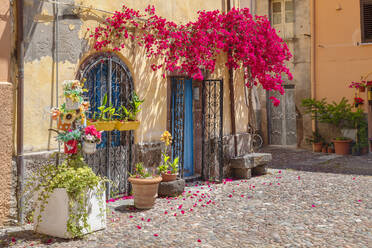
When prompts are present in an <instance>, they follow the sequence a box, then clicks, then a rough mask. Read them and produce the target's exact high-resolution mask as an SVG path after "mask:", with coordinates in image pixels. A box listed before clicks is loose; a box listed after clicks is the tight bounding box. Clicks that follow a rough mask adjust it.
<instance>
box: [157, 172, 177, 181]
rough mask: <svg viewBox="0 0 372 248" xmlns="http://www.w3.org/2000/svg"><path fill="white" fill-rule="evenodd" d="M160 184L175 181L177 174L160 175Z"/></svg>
mask: <svg viewBox="0 0 372 248" xmlns="http://www.w3.org/2000/svg"><path fill="white" fill-rule="evenodd" d="M161 177H162V178H163V180H162V182H171V181H175V180H176V179H177V174H168V173H161Z"/></svg>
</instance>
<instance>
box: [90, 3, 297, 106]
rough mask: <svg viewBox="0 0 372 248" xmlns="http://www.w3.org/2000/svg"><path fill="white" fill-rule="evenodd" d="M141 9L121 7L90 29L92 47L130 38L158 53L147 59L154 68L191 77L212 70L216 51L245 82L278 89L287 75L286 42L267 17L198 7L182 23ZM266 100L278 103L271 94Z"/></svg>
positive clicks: (116, 48)
mask: <svg viewBox="0 0 372 248" xmlns="http://www.w3.org/2000/svg"><path fill="white" fill-rule="evenodd" d="M145 12H146V13H145V14H140V12H139V11H135V10H133V9H130V8H127V7H126V6H123V8H122V10H121V11H116V12H115V14H113V15H112V16H111V17H109V18H107V19H106V21H105V23H103V24H102V25H100V26H98V27H96V28H95V30H94V31H93V33H92V34H91V37H92V38H94V48H95V49H96V50H102V49H104V48H111V49H113V50H114V51H120V50H121V49H123V48H124V47H125V46H126V41H127V40H130V41H134V42H135V44H138V45H139V46H143V47H144V48H145V50H146V54H147V57H149V58H154V57H156V58H162V60H158V61H159V63H158V64H152V66H151V68H152V69H153V70H154V71H156V70H159V69H161V68H163V70H164V69H165V70H167V71H170V72H175V71H177V72H179V73H185V74H187V75H189V76H190V77H192V78H193V79H195V80H203V73H202V72H203V70H207V71H210V72H211V73H213V71H214V70H215V67H216V61H217V57H218V55H219V54H227V62H226V66H227V67H228V68H229V69H233V70H237V69H239V68H242V67H243V68H249V70H250V75H249V76H250V79H251V80H252V81H251V82H249V83H247V86H249V87H250V86H252V85H257V84H258V83H259V84H261V85H262V87H263V88H264V89H265V90H268V91H272V90H273V91H279V92H280V93H281V94H284V89H283V87H282V83H283V80H284V79H283V77H284V76H287V77H288V79H290V80H291V79H292V74H291V73H290V72H289V69H288V68H287V66H286V64H285V63H286V62H287V61H289V60H290V59H291V57H292V55H291V53H290V52H289V49H288V47H287V45H286V44H285V43H284V42H283V40H282V39H281V38H280V37H279V36H278V35H277V33H276V31H275V29H274V28H272V27H271V25H270V21H269V20H268V19H267V17H265V16H252V15H251V14H250V12H249V9H248V8H245V9H236V8H233V9H232V10H231V11H229V12H227V13H225V12H220V11H219V10H214V11H199V12H198V15H199V16H198V18H197V20H196V21H194V22H188V23H186V24H183V25H181V24H176V23H174V22H172V21H169V20H166V19H165V18H162V17H160V16H158V15H156V13H155V8H154V7H153V6H149V7H147V8H146V10H145ZM133 29H136V30H137V31H136V32H132V31H131V30H133ZM163 77H165V74H163ZM271 100H272V101H273V103H274V104H275V105H279V103H280V101H279V100H278V99H277V98H275V97H272V98H271Z"/></svg>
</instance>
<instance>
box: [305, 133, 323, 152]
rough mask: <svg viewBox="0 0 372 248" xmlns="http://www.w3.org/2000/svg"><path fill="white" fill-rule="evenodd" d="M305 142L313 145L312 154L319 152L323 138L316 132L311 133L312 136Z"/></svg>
mask: <svg viewBox="0 0 372 248" xmlns="http://www.w3.org/2000/svg"><path fill="white" fill-rule="evenodd" d="M306 141H307V142H308V143H310V144H312V145H313V152H321V151H322V145H323V141H324V139H323V137H322V136H321V135H320V134H319V132H318V131H315V132H313V135H312V136H311V137H309V138H307V139H306Z"/></svg>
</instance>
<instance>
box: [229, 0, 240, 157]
mask: <svg viewBox="0 0 372 248" xmlns="http://www.w3.org/2000/svg"><path fill="white" fill-rule="evenodd" d="M230 10H231V0H227V12H229V11H230ZM227 56H228V57H230V56H232V52H231V49H229V51H228V55H227ZM229 89H230V113H231V131H232V135H233V136H234V155H235V157H237V156H238V140H237V137H236V123H235V121H236V120H235V93H234V72H233V70H232V69H229Z"/></svg>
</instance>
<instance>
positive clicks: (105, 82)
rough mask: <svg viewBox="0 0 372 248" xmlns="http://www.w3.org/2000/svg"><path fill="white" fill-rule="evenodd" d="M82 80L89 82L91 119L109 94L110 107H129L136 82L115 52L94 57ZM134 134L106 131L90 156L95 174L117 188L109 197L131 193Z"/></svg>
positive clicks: (84, 67) (86, 65)
mask: <svg viewBox="0 0 372 248" xmlns="http://www.w3.org/2000/svg"><path fill="white" fill-rule="evenodd" d="M79 78H80V79H83V78H85V79H86V80H87V81H86V83H85V85H84V88H86V89H88V92H87V93H86V94H85V97H86V98H87V100H89V102H90V104H91V106H90V109H89V112H88V116H87V117H88V118H92V117H93V114H94V112H95V111H97V110H98V107H99V106H100V105H101V103H102V101H103V98H104V95H105V94H107V97H108V104H112V105H113V106H114V107H115V108H117V107H119V106H121V105H125V106H127V104H128V102H129V101H130V99H131V96H132V92H133V79H132V76H131V74H130V71H129V69H128V67H127V66H126V65H125V64H124V63H123V62H122V61H121V60H120V59H119V58H118V57H116V55H114V54H112V53H100V54H98V55H95V56H93V57H91V58H90V59H88V60H87V62H85V63H84V64H83V65H82V66H81V69H80V75H79ZM133 143H134V139H133V131H124V132H120V131H117V130H115V131H111V132H103V134H102V142H101V143H100V144H98V145H97V152H96V153H94V154H92V155H86V156H85V159H86V161H87V163H88V164H89V165H90V166H91V167H92V168H93V170H94V172H96V173H97V174H99V175H102V176H106V177H107V178H109V179H110V180H111V181H113V182H114V185H108V186H107V196H109V195H111V196H113V195H117V194H126V193H128V191H129V184H128V181H127V179H128V172H130V171H131V170H132V161H133Z"/></svg>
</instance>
